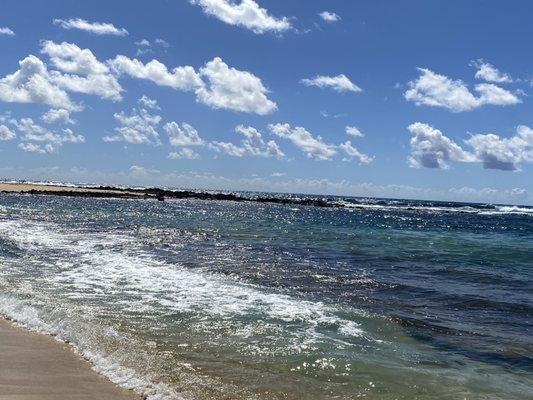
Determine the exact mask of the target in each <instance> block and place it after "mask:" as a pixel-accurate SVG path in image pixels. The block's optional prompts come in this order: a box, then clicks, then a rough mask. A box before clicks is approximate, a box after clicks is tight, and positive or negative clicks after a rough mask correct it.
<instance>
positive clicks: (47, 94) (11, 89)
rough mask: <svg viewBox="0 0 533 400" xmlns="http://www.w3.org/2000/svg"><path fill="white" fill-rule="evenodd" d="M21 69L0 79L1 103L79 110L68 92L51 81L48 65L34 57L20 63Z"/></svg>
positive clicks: (30, 56)
mask: <svg viewBox="0 0 533 400" xmlns="http://www.w3.org/2000/svg"><path fill="white" fill-rule="evenodd" d="M19 65H20V69H19V70H18V71H16V72H15V73H13V74H11V75H7V76H5V77H4V78H1V79H0V101H5V102H8V103H41V104H48V105H50V106H53V107H61V108H65V109H68V110H74V109H78V108H79V107H78V106H77V105H75V104H73V103H72V102H71V100H70V98H69V96H68V94H67V92H66V91H65V90H63V89H61V88H59V87H57V86H56V85H55V84H54V83H52V82H51V81H50V75H49V73H48V70H47V68H46V65H45V64H44V63H43V62H42V61H41V60H40V59H39V58H37V57H35V56H34V55H29V56H28V57H26V58H25V59H24V60H22V61H20V62H19Z"/></svg>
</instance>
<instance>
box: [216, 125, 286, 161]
mask: <svg viewBox="0 0 533 400" xmlns="http://www.w3.org/2000/svg"><path fill="white" fill-rule="evenodd" d="M235 132H236V133H237V134H239V135H242V136H244V139H243V140H242V141H241V144H240V146H239V145H236V144H233V143H229V142H216V141H214V142H211V143H209V148H210V149H211V150H214V151H216V152H219V153H224V154H227V155H229V156H232V157H243V156H245V155H247V156H251V157H265V158H268V157H276V158H282V157H285V154H284V153H283V151H282V150H281V149H280V147H279V146H278V144H277V143H276V142H275V141H273V140H269V141H268V142H265V140H264V139H263V135H262V134H261V132H259V131H258V130H257V129H255V128H254V127H251V126H244V125H238V126H236V127H235Z"/></svg>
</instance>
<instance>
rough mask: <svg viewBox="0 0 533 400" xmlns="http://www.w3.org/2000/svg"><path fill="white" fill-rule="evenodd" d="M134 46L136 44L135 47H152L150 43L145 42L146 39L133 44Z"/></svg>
mask: <svg viewBox="0 0 533 400" xmlns="http://www.w3.org/2000/svg"><path fill="white" fill-rule="evenodd" d="M135 44H136V45H137V46H141V47H150V46H152V44H151V43H150V41H149V40H147V39H142V40H139V41H137V42H135Z"/></svg>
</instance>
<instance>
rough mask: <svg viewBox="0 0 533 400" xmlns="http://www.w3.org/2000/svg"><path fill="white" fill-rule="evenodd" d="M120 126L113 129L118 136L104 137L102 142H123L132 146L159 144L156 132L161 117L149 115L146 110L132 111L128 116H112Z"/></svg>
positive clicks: (123, 114) (119, 114) (117, 114)
mask: <svg viewBox="0 0 533 400" xmlns="http://www.w3.org/2000/svg"><path fill="white" fill-rule="evenodd" d="M114 117H115V119H116V120H117V121H118V122H119V124H120V125H121V126H119V127H117V128H115V131H116V132H117V133H118V135H114V136H105V137H104V138H103V140H104V142H117V141H125V142H128V143H132V144H160V143H161V141H160V140H159V134H158V133H157V131H156V128H157V126H158V125H159V123H160V122H161V116H159V115H153V114H150V113H149V112H148V111H147V110H145V109H144V108H142V109H141V110H137V109H135V108H134V109H133V110H132V111H131V114H130V115H126V114H125V113H124V112H120V113H116V114H114Z"/></svg>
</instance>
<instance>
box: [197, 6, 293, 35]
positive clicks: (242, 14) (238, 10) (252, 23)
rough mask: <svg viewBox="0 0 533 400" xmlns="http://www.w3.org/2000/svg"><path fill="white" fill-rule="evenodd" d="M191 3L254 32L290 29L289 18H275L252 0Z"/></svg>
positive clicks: (222, 19) (225, 20)
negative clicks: (237, 2)
mask: <svg viewBox="0 0 533 400" xmlns="http://www.w3.org/2000/svg"><path fill="white" fill-rule="evenodd" d="M191 3H192V4H197V5H199V6H200V7H202V9H203V11H204V13H206V14H208V15H212V16H214V17H216V18H218V19H219V20H221V21H223V22H225V23H226V24H229V25H236V26H242V27H244V28H247V29H250V30H251V31H252V32H254V33H258V34H259V33H265V32H269V31H271V32H276V33H281V32H284V31H287V30H289V29H291V24H290V22H289V19H288V18H286V17H282V18H275V17H272V16H271V15H269V13H268V11H267V10H266V9H264V8H261V7H260V6H259V5H258V4H257V3H256V2H255V1H254V0H241V2H240V3H239V4H236V3H235V2H233V1H232V0H191Z"/></svg>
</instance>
